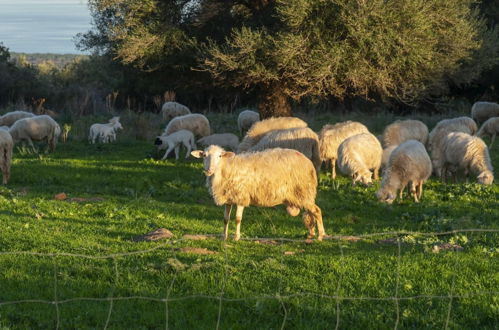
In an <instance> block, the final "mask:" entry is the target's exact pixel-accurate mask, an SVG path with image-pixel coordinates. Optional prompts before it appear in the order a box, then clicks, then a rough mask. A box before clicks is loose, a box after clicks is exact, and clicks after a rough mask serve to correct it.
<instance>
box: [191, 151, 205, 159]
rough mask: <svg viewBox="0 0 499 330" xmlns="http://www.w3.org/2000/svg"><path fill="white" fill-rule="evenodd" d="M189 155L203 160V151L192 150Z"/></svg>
mask: <svg viewBox="0 0 499 330" xmlns="http://www.w3.org/2000/svg"><path fill="white" fill-rule="evenodd" d="M191 155H192V157H194V158H203V157H204V151H203V150H193V151H191Z"/></svg>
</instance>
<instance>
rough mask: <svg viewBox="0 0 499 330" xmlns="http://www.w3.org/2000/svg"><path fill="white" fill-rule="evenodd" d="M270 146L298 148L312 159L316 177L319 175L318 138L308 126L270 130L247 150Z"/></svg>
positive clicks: (257, 149)
mask: <svg viewBox="0 0 499 330" xmlns="http://www.w3.org/2000/svg"><path fill="white" fill-rule="evenodd" d="M271 148H287V149H294V150H298V151H299V152H301V153H302V154H304V155H305V157H307V158H308V159H310V160H311V161H312V164H314V168H315V171H316V172H317V177H319V171H320V168H321V158H320V155H319V138H318V137H317V134H316V133H315V132H314V131H312V130H311V129H310V128H308V127H298V128H289V129H281V130H274V131H270V132H269V133H267V134H266V135H265V136H264V137H263V138H262V139H261V140H260V141H259V142H258V143H257V144H256V145H254V146H253V147H251V148H250V149H249V150H248V151H262V150H265V149H271Z"/></svg>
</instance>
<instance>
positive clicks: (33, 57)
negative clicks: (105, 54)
mask: <svg viewBox="0 0 499 330" xmlns="http://www.w3.org/2000/svg"><path fill="white" fill-rule="evenodd" d="M10 56H11V58H12V59H17V58H19V57H21V56H24V57H26V60H27V61H28V62H29V63H31V64H33V65H38V64H39V63H41V62H45V61H52V62H54V64H55V65H56V66H57V67H58V68H62V67H64V66H65V65H66V64H68V63H70V62H72V61H73V60H74V59H77V58H85V57H88V55H76V54H40V53H34V54H27V53H14V52H11V53H10Z"/></svg>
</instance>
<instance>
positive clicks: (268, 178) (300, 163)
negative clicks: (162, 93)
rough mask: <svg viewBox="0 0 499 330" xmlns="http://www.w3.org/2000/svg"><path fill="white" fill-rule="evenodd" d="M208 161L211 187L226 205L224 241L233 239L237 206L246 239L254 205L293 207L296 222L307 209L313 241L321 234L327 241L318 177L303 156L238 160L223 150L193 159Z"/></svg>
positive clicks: (273, 154)
mask: <svg viewBox="0 0 499 330" xmlns="http://www.w3.org/2000/svg"><path fill="white" fill-rule="evenodd" d="M191 154H192V155H193V156H194V157H196V158H201V157H202V158H204V159H203V163H204V173H205V175H206V177H207V178H206V186H207V187H208V190H209V192H210V194H211V195H212V197H213V200H214V202H215V204H216V205H225V213H224V223H225V226H224V239H227V236H228V228H229V218H230V212H231V209H232V205H237V210H236V234H235V236H234V239H235V240H236V241H237V240H239V238H240V237H241V231H240V229H241V220H242V217H243V210H244V208H245V207H248V206H250V205H255V206H268V207H272V206H276V205H279V204H285V205H287V208H286V209H287V211H288V213H289V214H290V215H292V216H296V215H298V214H299V213H300V209H304V210H305V212H304V214H303V222H304V223H305V226H306V227H307V229H308V237H309V238H313V237H314V236H315V226H317V229H318V231H319V234H318V237H317V239H318V240H322V239H323V237H324V236H325V235H326V233H325V232H324V226H323V224H322V212H321V209H320V208H319V207H318V206H317V205H316V204H315V197H316V194H317V175H316V174H315V169H314V166H313V165H312V162H311V161H310V160H308V158H307V157H305V156H304V155H303V154H302V153H300V152H298V151H296V150H291V149H281V148H274V149H268V150H264V151H259V152H251V153H243V154H239V155H236V154H234V153H233V152H226V151H225V150H224V149H222V148H220V147H218V146H214V145H212V146H209V147H208V148H206V149H205V150H204V151H202V150H195V151H193V152H192V153H191Z"/></svg>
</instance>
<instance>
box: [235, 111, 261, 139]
mask: <svg viewBox="0 0 499 330" xmlns="http://www.w3.org/2000/svg"><path fill="white" fill-rule="evenodd" d="M257 121H260V114H259V113H258V112H256V111H252V110H244V111H241V113H239V116H237V127H238V128H239V133H241V136H243V135H244V134H246V132H247V131H248V130H249V129H250V128H251V126H252V125H253V124H254V123H256V122H257Z"/></svg>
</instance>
